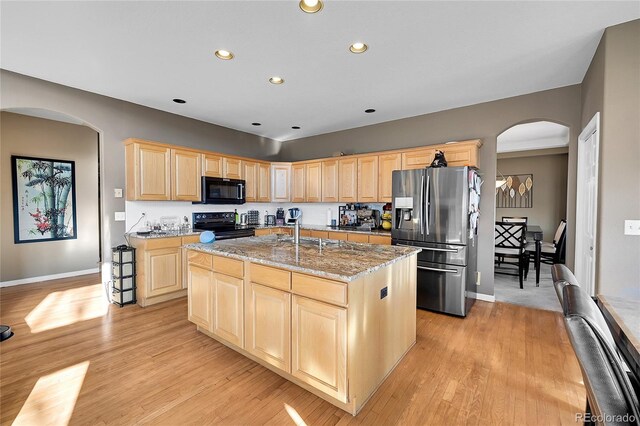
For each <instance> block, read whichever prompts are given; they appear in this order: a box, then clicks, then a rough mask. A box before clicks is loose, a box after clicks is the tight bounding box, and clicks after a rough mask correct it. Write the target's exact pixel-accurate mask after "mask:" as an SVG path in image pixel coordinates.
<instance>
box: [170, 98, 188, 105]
mask: <svg viewBox="0 0 640 426" xmlns="http://www.w3.org/2000/svg"><path fill="white" fill-rule="evenodd" d="M173 102H175V103H177V104H186V103H187V101H185V100H184V99H178V98H175V99H174V100H173Z"/></svg>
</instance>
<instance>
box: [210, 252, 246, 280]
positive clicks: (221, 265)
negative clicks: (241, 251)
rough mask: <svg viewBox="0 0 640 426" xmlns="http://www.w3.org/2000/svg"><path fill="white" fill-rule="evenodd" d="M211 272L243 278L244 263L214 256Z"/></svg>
mask: <svg viewBox="0 0 640 426" xmlns="http://www.w3.org/2000/svg"><path fill="white" fill-rule="evenodd" d="M213 270H214V271H216V272H220V273H221V274H226V275H230V276H232V277H236V278H242V277H244V262H243V261H242V260H236V259H229V258H227V257H221V256H214V258H213Z"/></svg>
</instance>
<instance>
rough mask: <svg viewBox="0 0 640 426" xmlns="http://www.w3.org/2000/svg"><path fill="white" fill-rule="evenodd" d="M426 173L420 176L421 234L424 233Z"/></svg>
mask: <svg viewBox="0 0 640 426" xmlns="http://www.w3.org/2000/svg"><path fill="white" fill-rule="evenodd" d="M424 221H425V220H424V175H422V176H420V235H424V225H423V222H424Z"/></svg>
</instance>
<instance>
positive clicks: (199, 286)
mask: <svg viewBox="0 0 640 426" xmlns="http://www.w3.org/2000/svg"><path fill="white" fill-rule="evenodd" d="M188 276H189V278H188V280H189V287H188V289H189V293H188V296H189V298H188V300H189V321H191V322H192V323H194V324H196V325H198V326H199V327H202V328H203V329H205V330H207V331H210V332H213V295H214V287H213V272H211V271H209V270H207V269H204V268H201V267H199V266H195V265H189V273H188Z"/></svg>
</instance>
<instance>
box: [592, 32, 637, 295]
mask: <svg viewBox="0 0 640 426" xmlns="http://www.w3.org/2000/svg"><path fill="white" fill-rule="evenodd" d="M639 46H640V20H635V21H631V22H627V23H625V24H621V25H617V26H614V27H610V28H607V30H606V31H605V35H604V37H603V38H602V40H601V41H600V45H599V47H598V51H597V52H596V56H595V57H594V60H593V61H592V63H591V66H590V67H589V70H588V72H587V74H586V76H585V79H584V82H583V86H584V88H583V92H584V96H583V105H582V124H583V125H586V124H587V123H588V122H589V120H591V118H592V117H593V115H594V114H595V112H597V111H600V112H601V122H600V124H601V134H600V179H599V192H598V242H599V247H598V259H597V269H596V291H597V292H599V293H605V294H612V295H626V294H629V293H636V294H637V292H638V290H639V289H640V282H639V281H638V277H639V276H640V261H639V260H640V237H638V236H628V235H624V232H623V227H624V220H625V219H640V186H639V183H640V119H639V117H640V47H639Z"/></svg>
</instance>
